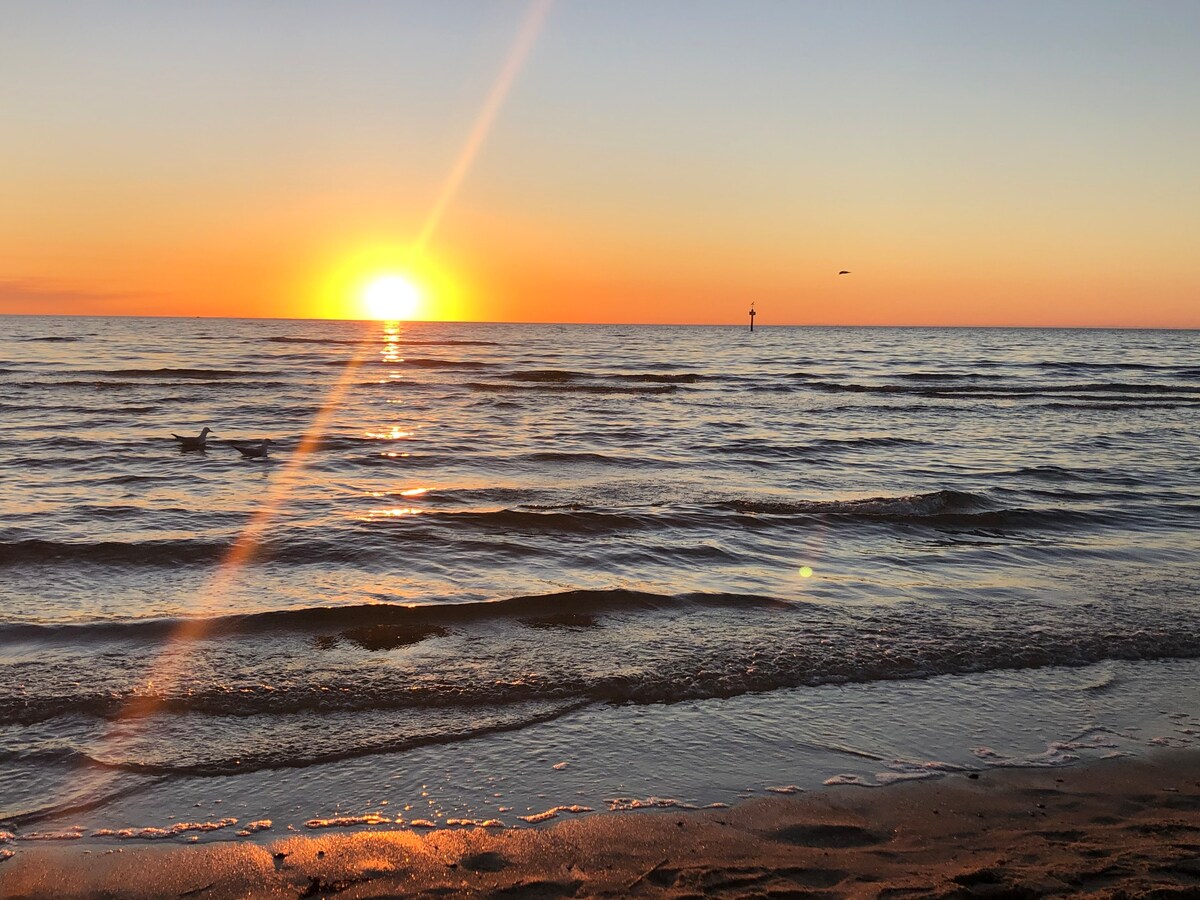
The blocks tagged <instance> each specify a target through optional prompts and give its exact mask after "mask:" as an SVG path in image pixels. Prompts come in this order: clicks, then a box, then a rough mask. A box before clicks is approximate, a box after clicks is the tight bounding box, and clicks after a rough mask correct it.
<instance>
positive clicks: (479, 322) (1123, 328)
mask: <svg viewBox="0 0 1200 900" xmlns="http://www.w3.org/2000/svg"><path fill="white" fill-rule="evenodd" d="M0 317H6V318H25V319H47V318H56V319H187V320H195V319H212V320H223V321H233V322H339V323H353V324H359V323H367V322H379V323H381V322H383V321H385V320H383V319H334V318H325V317H309V316H212V315H192V316H180V315H166V314H155V313H15V312H14V313H6V312H0ZM386 321H399V322H402V323H403V324H405V325H549V326H560V325H586V326H608V327H613V328H631V327H637V328H741V329H745V330H747V331H748V330H749V327H748V324H747V323H746V322H548V321H547V322H533V321H488V320H483V319H399V320H386ZM765 328H957V329H965V328H994V329H1029V330H1042V331H1200V324H1197V325H966V324H939V325H933V324H913V323H909V324H896V323H890V324H889V323H878V322H876V323H858V324H849V323H829V322H826V323H818V322H779V323H772V324H768V323H765V322H764V323H758V322H756V323H755V325H754V330H755V331H758V330H761V329H765Z"/></svg>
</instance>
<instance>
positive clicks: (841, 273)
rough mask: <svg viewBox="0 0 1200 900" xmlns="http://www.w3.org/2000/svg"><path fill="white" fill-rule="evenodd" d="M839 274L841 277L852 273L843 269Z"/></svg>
mask: <svg viewBox="0 0 1200 900" xmlns="http://www.w3.org/2000/svg"><path fill="white" fill-rule="evenodd" d="M838 274H839V275H849V274H850V272H849V271H848V270H847V269H842V271H840V272H838Z"/></svg>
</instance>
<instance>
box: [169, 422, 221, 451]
mask: <svg viewBox="0 0 1200 900" xmlns="http://www.w3.org/2000/svg"><path fill="white" fill-rule="evenodd" d="M211 432H212V429H211V428H208V427H205V429H204V430H203V431H201V432H200V434H199V435H198V436H197V437H180V436H179V435H177V434H172V435H171V437H173V438H175V440H177V441H179V449H180V450H203V449H204V448H205V446H206V445H207V444H208V436H209V434H210V433H211Z"/></svg>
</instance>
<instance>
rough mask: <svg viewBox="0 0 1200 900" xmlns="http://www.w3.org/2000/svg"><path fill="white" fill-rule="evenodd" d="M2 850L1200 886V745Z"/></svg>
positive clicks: (522, 892)
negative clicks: (798, 783)
mask: <svg viewBox="0 0 1200 900" xmlns="http://www.w3.org/2000/svg"><path fill="white" fill-rule="evenodd" d="M4 846H5V847H6V848H13V849H15V850H16V851H17V852H16V853H15V854H14V856H13V857H12V858H10V859H8V860H7V861H4V862H0V898H5V900H8V898H13V900H15V898H51V897H53V898H64V900H65V898H84V897H100V896H120V897H129V898H151V897H181V896H187V897H201V898H204V900H219V898H233V897H247V896H250V897H289V898H294V897H297V896H334V895H336V896H338V897H345V898H359V897H385V896H431V897H432V896H439V897H447V896H449V897H456V896H463V897H466V896H472V897H479V896H484V897H486V896H494V897H507V898H520V897H529V898H534V897H542V898H549V897H591V896H609V897H620V896H645V897H654V896H674V897H688V896H691V897H701V896H718V897H763V896H777V897H805V896H808V897H901V896H903V897H917V896H930V897H951V896H955V897H974V896H979V897H983V896H990V897H999V896H1005V897H1036V896H1047V895H1054V894H1058V895H1063V896H1068V895H1076V896H1077V895H1081V894H1082V895H1091V896H1097V897H1117V896H1124V897H1137V896H1142V895H1147V896H1200V751H1194V750H1163V751H1159V752H1155V753H1153V754H1151V755H1148V756H1146V757H1140V758H1132V757H1123V758H1117V759H1107V760H1095V761H1090V762H1086V763H1083V764H1080V765H1076V766H1070V767H1053V768H1041V769H994V770H987V771H984V772H979V773H963V774H953V775H947V776H944V777H941V778H937V779H930V780H922V781H912V782H900V783H897V784H893V785H889V786H885V787H880V788H873V789H865V788H862V787H857V786H850V785H843V786H834V787H827V788H824V789H822V790H819V791H812V792H805V793H798V794H795V795H792V796H780V797H771V798H756V799H753V800H747V801H745V802H743V803H740V804H737V805H736V806H733V807H730V808H727V809H711V810H702V811H696V812H690V811H689V812H681V811H680V810H678V809H669V810H660V811H656V812H637V813H599V814H595V815H590V816H586V817H582V818H578V819H569V820H558V821H556V822H555V823H554V824H552V825H550V826H548V827H541V828H520V829H518V828H510V829H504V830H495V829H486V828H470V829H452V828H441V829H436V830H432V831H425V832H418V831H412V830H393V831H370V832H366V831H364V832H358V833H353V834H345V833H342V834H337V833H324V834H320V835H296V836H289V837H284V838H280V839H277V840H273V841H268V842H264V843H255V842H253V841H230V842H210V843H204V844H199V845H193V846H189V845H179V844H172V845H170V846H162V845H138V846H125V847H113V846H111V845H110V844H101V843H84V842H82V841H77V842H71V843H70V844H39V843H35V842H26V841H17V842H14V843H9V844H6V845H4ZM1152 892H1155V893H1152Z"/></svg>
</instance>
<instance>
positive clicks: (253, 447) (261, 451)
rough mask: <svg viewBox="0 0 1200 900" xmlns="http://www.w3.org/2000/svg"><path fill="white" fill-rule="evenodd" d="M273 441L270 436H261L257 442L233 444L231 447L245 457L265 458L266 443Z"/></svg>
mask: <svg viewBox="0 0 1200 900" xmlns="http://www.w3.org/2000/svg"><path fill="white" fill-rule="evenodd" d="M271 443H274V442H273V441H272V440H271V439H270V438H263V439H262V440H261V441H259V442H258V443H257V444H234V445H233V449H235V450H236V451H237V452H238V453H240V454H242V456H244V457H246V458H247V459H266V458H267V455H268V454H267V444H271Z"/></svg>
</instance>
